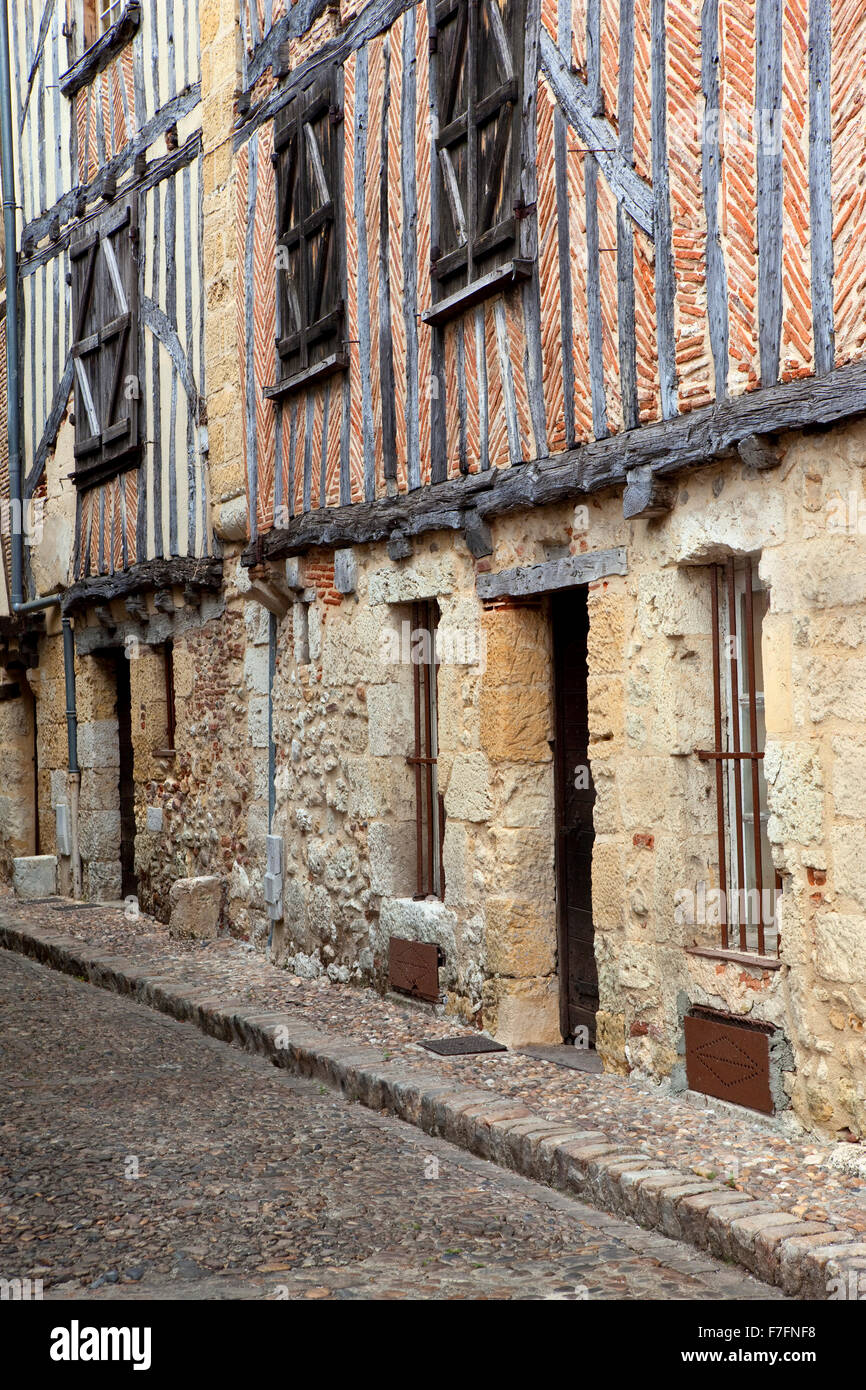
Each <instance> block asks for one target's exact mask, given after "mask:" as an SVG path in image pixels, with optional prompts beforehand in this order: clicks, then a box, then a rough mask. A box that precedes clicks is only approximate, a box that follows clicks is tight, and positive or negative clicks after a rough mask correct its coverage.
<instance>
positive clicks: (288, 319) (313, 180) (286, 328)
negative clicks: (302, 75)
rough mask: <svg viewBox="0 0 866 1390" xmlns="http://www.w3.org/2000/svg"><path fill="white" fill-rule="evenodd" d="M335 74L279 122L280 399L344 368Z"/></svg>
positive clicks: (317, 82)
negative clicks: (315, 379) (313, 380)
mask: <svg viewBox="0 0 866 1390" xmlns="http://www.w3.org/2000/svg"><path fill="white" fill-rule="evenodd" d="M334 90H335V74H334V72H333V71H330V72H328V73H327V74H325V75H324V76H321V77H318V78H315V79H314V80H313V81H312V82H311V83H310V85H309V86H308V87H306V88H305V89H304V90H303V91H301V92H299V93H298V94H297V96H295V97H293V99H292V100H291V101H290V102H289V103H288V105H287V106H286V107H284V108H283V110H282V111H280V112H279V114H278V115H277V118H276V123H275V131H274V161H275V163H276V167H277V282H278V283H277V352H278V356H279V362H280V380H279V381H278V382H277V384H276V386H274V387H271V388H269V391H268V394H269V395H278V394H280V393H281V392H282V391H285V390H287V389H290V388H291V387H292V386H293V385H295V384H302V383H303V382H306V381H310V380H311V379H313V378H318V377H322V376H326V375H327V374H328V373H329V372H332V371H337V370H340V369H341V368H343V367H345V365H346V357H345V351H344V349H345V344H344V341H343V340H344V338H345V327H344V306H343V301H342V299H341V297H340V282H341V273H340V272H341V259H340V258H341V240H342V238H341V235H340V230H341V223H340V215H339V189H340V178H339V160H338V152H339V139H338V132H339V120H340V112H339V109H338V107H337V106H336V105H335V104H334Z"/></svg>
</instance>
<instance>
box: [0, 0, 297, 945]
mask: <svg viewBox="0 0 866 1390" xmlns="http://www.w3.org/2000/svg"><path fill="white" fill-rule="evenodd" d="M2 2H3V0H0V4H2ZM276 669H277V617H276V614H275V613H269V614H268V834H269V835H273V833H274V811H275V810H276V805H277V785H276V774H277V749H276V745H275V744H274V676H275V674H276ZM273 942H274V924H273V921H271V925H270V930H269V932H268V950H269V951H270V949H271V946H272V945H273Z"/></svg>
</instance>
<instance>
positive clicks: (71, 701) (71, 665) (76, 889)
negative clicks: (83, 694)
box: [0, 0, 81, 898]
mask: <svg viewBox="0 0 866 1390" xmlns="http://www.w3.org/2000/svg"><path fill="white" fill-rule="evenodd" d="M2 3H3V0H0V4H2ZM61 622H62V624H63V674H64V677H65V680H66V741H67V745H68V748H69V771H68V773H67V775H66V789H67V792H68V793H69V837H70V846H69V849H70V854H71V858H72V896H73V898H80V897H81V851H80V849H79V845H78V807H79V803H80V801H81V769H80V768H79V766H78V709H77V707H76V703H75V642H74V639H73V636H72V621H71V619H70V618H69V617H68V616H67V614H66V613H64V614H63V615H62V618H61Z"/></svg>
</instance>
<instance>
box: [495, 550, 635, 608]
mask: <svg viewBox="0 0 866 1390" xmlns="http://www.w3.org/2000/svg"><path fill="white" fill-rule="evenodd" d="M612 574H628V560H627V557H626V552H625V547H624V546H621V545H619V546H615V547H613V548H612V549H610V550H587V551H586V552H585V553H584V554H583V555H566V556H564V557H563V559H561V560H546V561H545V562H544V563H543V564H540V565H520V566H518V567H517V568H515V569H509V570H500V571H499V573H498V574H479V575H478V577H477V579H476V580H475V588H476V589H477V591H478V597H479V598H482V599H486V600H490V599H494V598H504V597H506V596H509V597H511V598H526V597H527V596H528V595H529V594H549V593H554V592H555V591H556V590H557V589H575V588H577V587H578V585H580V584H595V583H596V582H597V580H599V579H605V578H607V577H608V576H609V575H612Z"/></svg>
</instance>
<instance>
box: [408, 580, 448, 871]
mask: <svg viewBox="0 0 866 1390" xmlns="http://www.w3.org/2000/svg"><path fill="white" fill-rule="evenodd" d="M438 618H439V614H438V609H437V606H436V604H435V602H433V601H432V600H425V601H424V602H422V603H413V605H412V632H411V658H412V679H413V686H414V712H415V750H414V753H411V754H410V755H409V757H408V758H407V759H406V761H407V762H408V763H409V765H410V766H411V767H414V769H415V834H416V847H417V887H416V893H415V896H416V897H417V898H426V897H427V896H428V895H430V894H432V895H433V896H435V897H437V898H442V897H444V895H445V873H444V869H443V865H442V844H443V840H444V837H445V800H444V797H443V796H442V795H441V793H440V792H439V786H438V779H437V768H436V764H437V757H438V751H439V731H438V710H437V699H436V666H437V655H436V628H437V624H438Z"/></svg>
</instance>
